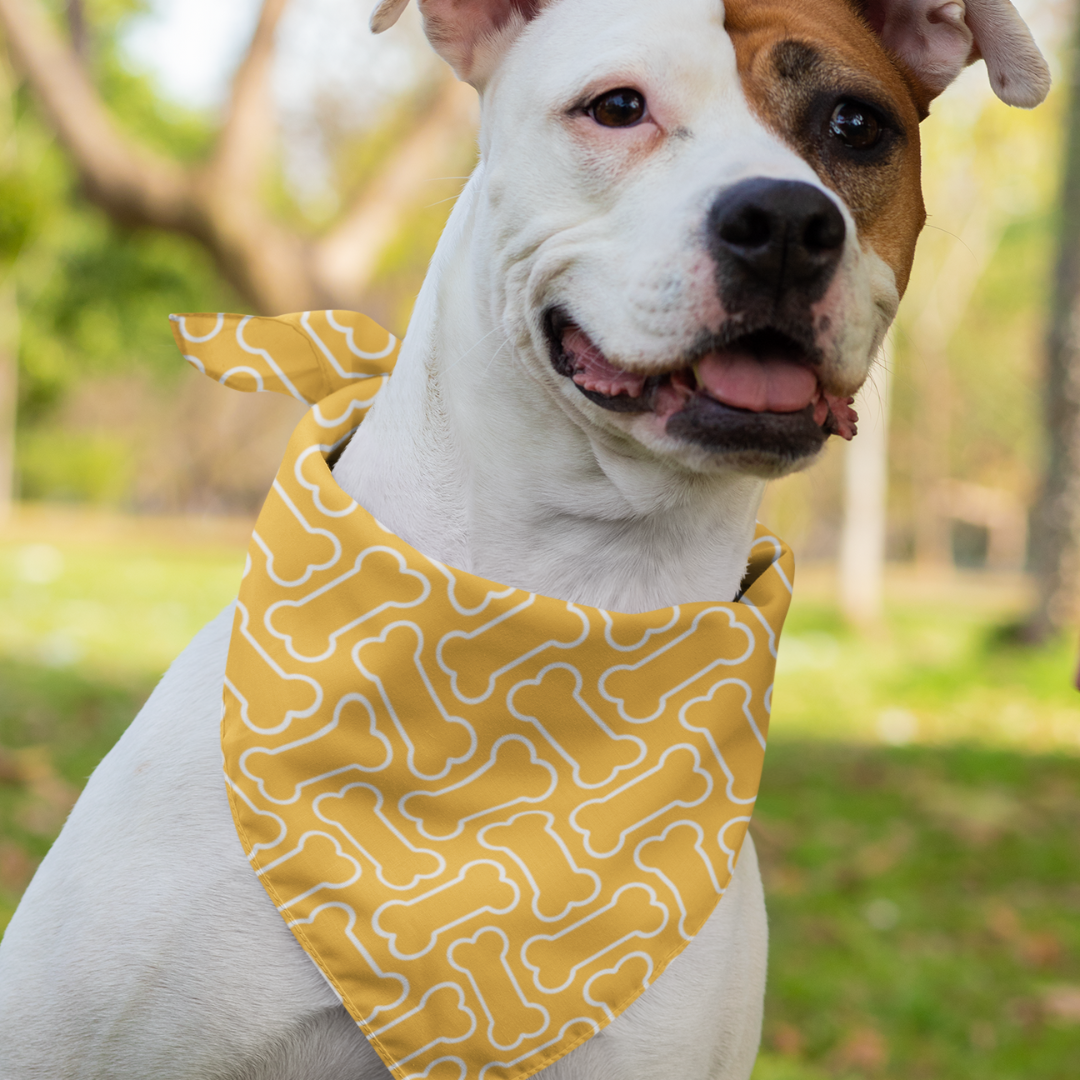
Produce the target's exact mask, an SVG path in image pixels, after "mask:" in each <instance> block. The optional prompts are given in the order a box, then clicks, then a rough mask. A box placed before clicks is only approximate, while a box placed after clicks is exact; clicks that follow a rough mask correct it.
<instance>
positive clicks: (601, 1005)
mask: <svg viewBox="0 0 1080 1080" xmlns="http://www.w3.org/2000/svg"><path fill="white" fill-rule="evenodd" d="M634 959H638V960H644V961H645V963H646V964H648V965H649V971H648V973H647V974H646V976H645V978H644V980H643V981H642V987H643V988H644V989H646V990H648V989H649V986H650V985H651V984H652V978H653V958H652V957H651V956H650V955H649V954H648V953H647V952H640V951H638V952H628V953H625V954H624V955H623V956H621V957H620V958H619V961H618V963H616V964H615V966H614V967H609V968H604V969H603V971H598V972H596V974H594V975H590V976H589V978H588V979H587V980H586V982H585V986H584V987H583V988H582V997H584V998H585V1000H586V1001H587V1002H588V1003H589V1004H590V1005H593V1006H595V1007H596V1008H598V1009H603V1010H604V1015H605V1016H606V1017H607V1018H608V1020H609V1021H610V1020H614V1019H615V1014H614V1013H613V1012H612V1011H611V1007H610V1006H609V1005H608V1004H607V1002H605V1001H597V1000H596V999H595V998H594V997H593V996H592V984H593V983H594V982H596V980H597V979H600V978H603V976H605V975H617V974H618V973H619V968H621V967H622V966H623V964H625V963H626V961H627V960H634Z"/></svg>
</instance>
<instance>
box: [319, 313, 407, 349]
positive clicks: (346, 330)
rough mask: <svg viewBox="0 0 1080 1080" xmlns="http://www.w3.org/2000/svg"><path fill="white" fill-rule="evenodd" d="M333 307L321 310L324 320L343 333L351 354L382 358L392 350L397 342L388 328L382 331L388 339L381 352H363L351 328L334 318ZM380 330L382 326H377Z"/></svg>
mask: <svg viewBox="0 0 1080 1080" xmlns="http://www.w3.org/2000/svg"><path fill="white" fill-rule="evenodd" d="M335 310H336V309H334V308H328V309H327V310H325V311H324V312H323V314H324V315H325V316H326V321H327V322H328V323H329V324H330V325H331V326H332V327H333V328H334V329H335V330H336V331H337V332H338V333H339V334H344V335H345V344H346V345H347V346H348V349H349V352H351V353H352V354H353V356H359V357H360V359H361V360H382V359H383V357H385V356H389V355H390V354H391V353H392V352H393V351H394V346H395V345H396V344H397V338H396V337H394V335H393V334H391V333H390V332H389V331H388V330H387V331H384V333H385V334H386V336H387V337H388V338H389V339H390V341H389V342H388V343H387V346H386V348H385V349H383V350H382V352H373V353H369V352H364V350H363V349H358V348H357V347H356V339H355V338H354V337H353V333H354V331H353V328H352V327H351V326H342V325H341V324H340V323H339V322H338V321H337V319H335V318H334V311H335ZM379 329H380V330H381V329H382V327H379Z"/></svg>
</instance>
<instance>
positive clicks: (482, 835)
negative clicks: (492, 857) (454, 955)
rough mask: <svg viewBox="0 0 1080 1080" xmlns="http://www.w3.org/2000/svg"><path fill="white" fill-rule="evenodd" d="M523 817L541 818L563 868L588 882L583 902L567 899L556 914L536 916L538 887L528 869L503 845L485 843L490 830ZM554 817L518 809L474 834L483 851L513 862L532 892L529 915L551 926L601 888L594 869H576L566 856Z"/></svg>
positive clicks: (538, 898)
mask: <svg viewBox="0 0 1080 1080" xmlns="http://www.w3.org/2000/svg"><path fill="white" fill-rule="evenodd" d="M523 817H542V818H543V819H544V822H545V824H544V832H546V833H547V834H548V836H550V837H551V839H552V840H554V841H555V844H556V845H557V846H558V848H559V850H560V851H561V852H562V855H563V858H565V859H566V862H567V865H568V866H569V867H570V872H571V874H573V875H575V876H576V875H578V874H581V875H584V876H586V877H589V878H591V879H592V882H593V891H592V893H591V894H590V895H589V896H588V897H586V898H585V899H584V900H570V901H568V903H567V904H566V906H565V907H564V908H563V909H562V911H560V912H559V914H558V915H542V914H541V913H540V906H539V905H540V886H539V885H538V884H537V883H536V878H534V877H533V872H532V870H530V869H529V866H528V864H527V863H526V862H525V860H524V859H522V858H521V856H520V855H518V853H517V852H516V851H515V850H514V849H513V848H511V847H506V846H505V845H500V844H496V843H495V842H494V841H493V840H489V839H488V837H487V833H488V832H489V831H490V830H491V829H497V828H500V827H501V826H504V825H513V824H514V822H515V821H517V820H518V818H523ZM554 826H555V815H554V814H552V813H551V812H550V811H549V810H522V811H521V812H520V813H519V814H515V815H514V816H513V817H511V818H507V819H506V821H493V822H492V823H491V824H490V825H485V826H484V827H483V828H482V829H480V830H479V832H477V834H476V839H477V841H478V843H479V844H480V846H481V847H484V848H487V850H488V851H501V852H503V853H505V854H506V855H509V856H510V858H511V859H513V860H514V862H515V863H517V866H518V869H519V870H520V871H521V872H522V874H524V875H525V880H526V881H527V882H528V883H529V886H530V888H531V889H532V891H533V898H532V905H531V906H532V913H533V915H535V916H536V918H538V919H539V920H540V921H541V922H548V923H555V922H561V921H562V920H563V919H565V918H566V916H567V915H569V914H570V912H571V911H572V910H573V909H574V908H576V907H584V906H585V905H586V904H591V903H592V902H593V901H594V900H595V899H596V898H597V897H598V896H599V895H600V888H601V881H600V875H599V874H597V873H596V871H595V870H587V869H585V868H583V867H580V866H578V864H577V863H576V862H575V861H574V856H573V855H572V854H571V853H570V849H569V848H568V847H567V846H566V841H565V840H563V838H562V837H561V836H560V835H559V834H558V833H557V832H556V831H555V828H554Z"/></svg>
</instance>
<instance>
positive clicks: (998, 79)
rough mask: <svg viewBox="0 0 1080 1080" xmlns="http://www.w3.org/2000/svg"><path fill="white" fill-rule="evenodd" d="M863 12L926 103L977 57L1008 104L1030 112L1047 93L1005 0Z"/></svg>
mask: <svg viewBox="0 0 1080 1080" xmlns="http://www.w3.org/2000/svg"><path fill="white" fill-rule="evenodd" d="M862 9H863V15H864V16H865V17H866V20H867V22H869V23H870V25H871V27H872V28H873V29H874V30H875V31H876V32H877V33H878V35H879V36H880V37H881V40H882V43H883V44H884V45H885V47H886V48H887V49H888V50H889V51H890V52H892V53H893V54H894V55H895V56H897V57H898V58H899V59H900V60H901V61H902V62H903V64H904V65H905V66H906V67H907V68H908V70H909V71H910V72H911V73H912V75H914V76H915V78H916V80H918V82H919V84H920V86H922V87H923V88H925V90H926V93H927V97H926V102H927V103H929V101H930V100H931V99H932V98H935V97H937V95H938V94H940V93H941V91H942V90H944V89H945V87H946V86H948V85H949V83H951V82H952V81H953V79H955V78H956V76H957V75H959V74H960V72H961V71H963V69H964V68H965V67H966V66H967V65H968V64H971V63H973V62H974V61H976V60H978V59H980V58H981V59H983V60H985V61H986V67H987V71H988V72H989V75H990V85H991V86H992V87H993V88H994V93H995V94H997V96H998V97H999V98H1001V100H1002V101H1004V102H1005V103H1006V104H1007V105H1018V106H1020V108H1023V109H1031V108H1034V107H1035V106H1036V105H1038V104H1039V102H1041V101H1042V100H1043V98H1045V97H1046V95H1047V93H1048V92H1049V90H1050V71H1049V69H1048V68H1047V66H1046V61H1045V60H1044V59H1043V56H1042V53H1041V52H1039V47H1038V46H1037V45H1036V44H1035V42H1034V41H1033V40H1032V37H1031V32H1030V31H1029V30H1028V28H1027V26H1026V25H1025V24H1024V20H1023V19H1021V18H1020V15H1019V13H1018V12H1017V10H1016V8H1014V7H1013V6H1012V4H1010V3H1009V0H862Z"/></svg>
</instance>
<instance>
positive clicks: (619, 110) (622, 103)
mask: <svg viewBox="0 0 1080 1080" xmlns="http://www.w3.org/2000/svg"><path fill="white" fill-rule="evenodd" d="M585 111H586V112H587V113H588V114H589V116H591V117H592V118H593V119H594V120H595V121H596V122H597V123H598V124H602V125H603V126H604V127H632V126H633V125H634V124H636V123H637V122H638V121H639V120H640V119H641V118H642V117H643V116H644V115H645V98H643V97H642V96H641V94H639V93H638V92H637V91H636V90H630V89H628V88H627V87H625V86H624V87H620V89H618V90H609V91H608V92H607V93H606V94H601V95H600V96H599V97H598V98H596V99H595V100H594V101H592V102H591V103H590V104H589V106H588V108H587V109H586V110H585Z"/></svg>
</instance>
